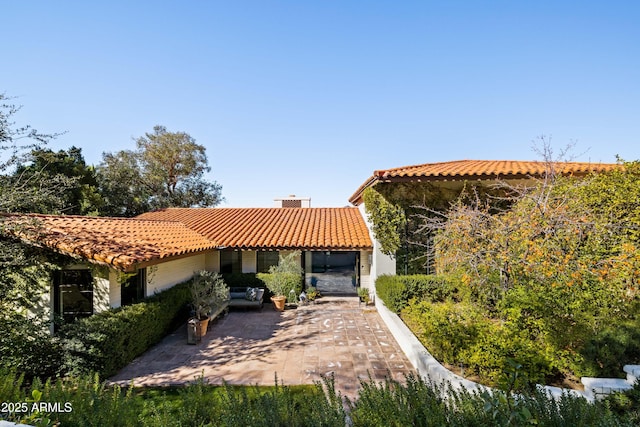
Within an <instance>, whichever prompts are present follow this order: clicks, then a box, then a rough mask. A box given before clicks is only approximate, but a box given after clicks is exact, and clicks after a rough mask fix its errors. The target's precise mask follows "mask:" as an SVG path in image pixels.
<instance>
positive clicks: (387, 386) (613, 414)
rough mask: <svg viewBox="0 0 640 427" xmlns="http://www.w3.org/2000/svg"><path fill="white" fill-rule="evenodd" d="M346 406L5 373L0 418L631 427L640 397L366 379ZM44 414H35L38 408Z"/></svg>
mask: <svg viewBox="0 0 640 427" xmlns="http://www.w3.org/2000/svg"><path fill="white" fill-rule="evenodd" d="M360 387H361V389H360V391H359V393H358V396H357V398H356V399H354V400H350V399H346V405H345V404H344V403H343V399H342V396H341V395H340V393H337V392H336V391H335V387H334V383H333V380H332V379H331V378H329V379H326V380H325V381H324V382H323V383H317V384H315V385H313V386H281V385H278V384H277V378H276V385H275V386H272V387H232V386H228V385H225V386H210V385H207V384H206V383H205V382H204V381H203V380H200V381H197V382H195V383H192V384H190V385H187V386H185V387H172V388H166V389H157V388H155V389H153V388H152V389H135V388H129V389H122V388H120V387H118V386H114V387H109V386H107V385H105V383H102V382H100V381H99V379H98V378H97V376H96V377H89V376H86V377H79V378H65V379H64V380H58V381H55V382H46V383H44V384H43V383H40V382H38V381H36V382H35V383H33V384H31V385H30V386H28V387H25V386H24V385H23V384H22V382H21V378H20V377H19V376H17V375H15V374H14V373H8V374H2V373H0V402H17V403H19V404H23V403H24V404H25V405H26V408H25V409H26V411H25V412H16V411H13V412H11V413H9V412H5V413H0V419H3V418H4V419H9V420H13V421H22V422H26V423H28V424H30V425H34V426H46V425H60V426H62V427H65V426H83V427H84V426H107V425H117V426H159V425H161V426H186V425H188V426H195V425H199V426H233V427H235V426H244V425H251V426H269V427H271V426H327V427H330V426H336V427H344V426H345V425H350V426H354V427H355V426H372V427H373V426H376V427H377V426H380V427H387V426H403V427H404V426H483V427H484V426H526V425H539V426H623V427H624V426H634V425H637V423H638V421H640V418H639V412H638V408H639V400H638V395H640V394H639V393H640V391H639V389H638V388H637V387H636V388H635V389H633V390H631V391H630V392H629V393H627V394H625V395H617V396H614V397H612V398H609V399H608V400H606V401H599V402H596V403H595V404H590V403H588V402H587V401H586V400H584V399H582V398H579V397H573V396H570V395H564V396H562V397H561V398H559V399H558V400H554V399H552V398H550V397H549V396H548V395H547V394H545V393H542V392H537V391H533V392H531V393H530V394H525V395H522V396H521V397H519V398H517V399H516V398H514V397H513V396H512V395H509V394H507V393H506V392H501V391H499V392H495V393H494V394H492V395H489V394H470V393H467V392H465V391H464V390H462V391H456V390H453V389H447V388H445V387H443V386H439V385H436V384H432V383H430V382H427V381H423V380H421V379H418V378H415V377H412V376H409V377H408V378H406V380H405V381H403V382H402V383H398V382H395V381H390V380H387V381H385V382H382V383H376V382H373V381H362V382H361V384H360ZM40 402H44V403H46V402H49V403H54V402H59V404H60V405H61V408H63V409H65V408H66V409H70V410H66V411H65V410H61V411H47V410H46V409H45V410H41V411H38V410H35V411H32V410H31V409H32V408H33V406H32V405H33V404H34V403H36V404H37V403H40ZM36 409H37V407H36Z"/></svg>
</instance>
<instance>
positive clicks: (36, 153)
mask: <svg viewBox="0 0 640 427" xmlns="http://www.w3.org/2000/svg"><path fill="white" fill-rule="evenodd" d="M13 177H14V179H15V180H20V179H22V180H27V181H28V182H29V183H30V185H32V186H38V185H39V184H40V183H41V182H45V183H46V184H47V185H48V186H51V185H52V183H55V182H64V184H65V188H64V191H59V192H57V193H56V197H55V198H53V199H49V200H41V201H40V202H41V203H40V204H38V205H36V204H34V203H33V202H31V201H28V200H25V203H24V205H23V206H19V207H16V210H19V211H23V212H37V213H65V214H71V215H98V214H99V213H100V207H101V205H102V197H101V196H100V194H99V193H98V182H97V180H96V176H95V170H94V168H93V167H92V166H88V165H87V164H86V163H85V161H84V157H83V156H82V150H81V149H80V148H76V147H71V148H69V149H68V150H67V151H64V150H60V151H58V152H57V153H56V152H53V151H52V150H50V149H42V148H38V149H34V150H32V151H31V155H30V161H29V162H28V163H25V164H22V165H19V166H18V167H17V169H16V172H15V173H14V174H13ZM34 178H37V179H34Z"/></svg>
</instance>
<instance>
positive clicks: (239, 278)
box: [222, 273, 266, 288]
mask: <svg viewBox="0 0 640 427" xmlns="http://www.w3.org/2000/svg"><path fill="white" fill-rule="evenodd" d="M222 278H223V279H224V282H225V283H226V284H227V286H229V287H230V288H265V286H266V285H265V283H264V281H263V280H261V279H260V278H258V277H257V276H256V273H227V274H223V275H222Z"/></svg>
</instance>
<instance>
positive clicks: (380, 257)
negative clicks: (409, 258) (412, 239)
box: [358, 203, 396, 288]
mask: <svg viewBox="0 0 640 427" xmlns="http://www.w3.org/2000/svg"><path fill="white" fill-rule="evenodd" d="M358 209H360V213H361V214H362V217H363V218H364V219H365V222H366V224H367V228H368V229H369V236H370V237H371V240H372V242H373V253H372V262H371V268H370V272H369V283H370V285H369V287H370V288H374V287H375V282H376V279H377V278H378V276H382V275H383V274H391V275H395V274H396V260H395V258H393V257H391V256H389V255H385V254H383V253H382V251H381V250H380V242H378V241H377V240H376V239H375V236H374V235H373V231H371V228H372V224H371V221H369V217H368V216H367V212H366V211H365V208H364V203H362V204H361V205H360V206H358Z"/></svg>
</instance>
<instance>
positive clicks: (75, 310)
mask: <svg viewBox="0 0 640 427" xmlns="http://www.w3.org/2000/svg"><path fill="white" fill-rule="evenodd" d="M53 309H54V312H55V313H56V314H57V315H59V316H62V318H63V319H64V321H65V322H73V321H74V320H76V319H79V318H82V317H89V316H91V315H92V314H93V277H91V272H90V271H89V270H60V271H56V272H55V273H54V276H53Z"/></svg>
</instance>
